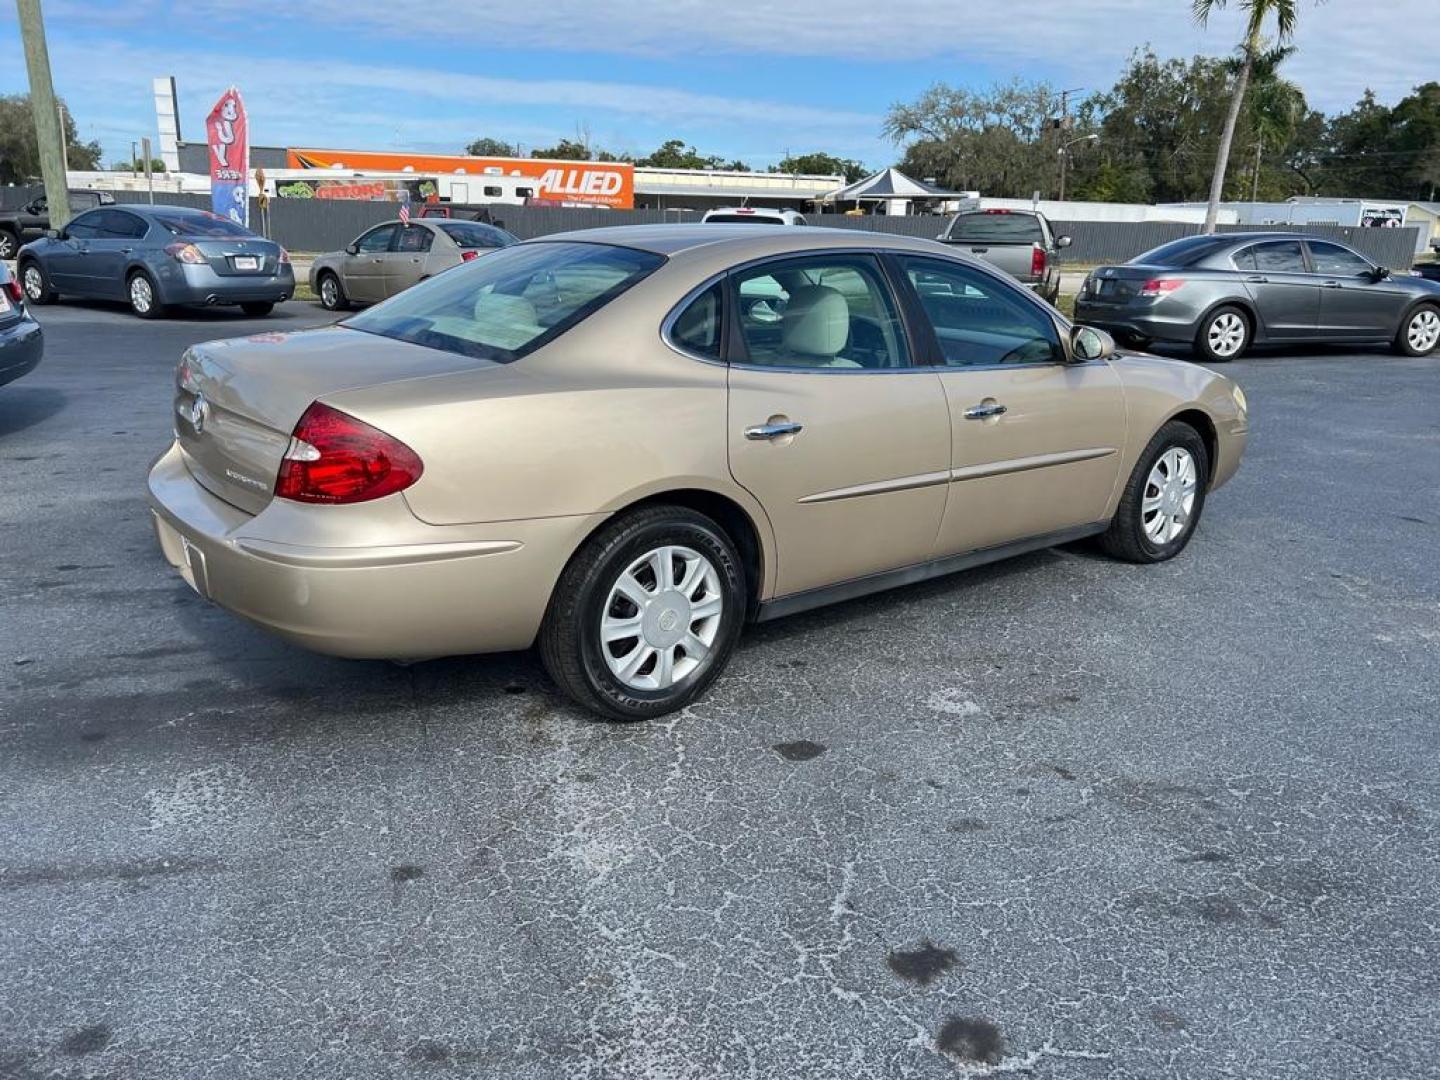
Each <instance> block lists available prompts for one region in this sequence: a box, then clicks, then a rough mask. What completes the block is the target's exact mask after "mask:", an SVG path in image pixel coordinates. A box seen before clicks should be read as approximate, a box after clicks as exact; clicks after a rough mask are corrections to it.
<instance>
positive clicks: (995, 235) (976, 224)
mask: <svg viewBox="0 0 1440 1080" xmlns="http://www.w3.org/2000/svg"><path fill="white" fill-rule="evenodd" d="M950 239H951V240H969V241H983V242H988V243H991V244H1033V243H1037V242H1038V243H1044V241H1045V234H1044V232H1042V231H1041V229H1040V219H1039V218H1036V217H1031V216H1030V215H1029V214H986V213H979V214H961V215H960V216H959V217H957V218H956V219H955V223H954V224H953V225H951V226H950Z"/></svg>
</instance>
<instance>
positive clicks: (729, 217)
mask: <svg viewBox="0 0 1440 1080" xmlns="http://www.w3.org/2000/svg"><path fill="white" fill-rule="evenodd" d="M705 220H706V221H707V222H716V221H718V222H720V223H721V224H722V225H724V224H734V223H735V222H739V223H740V224H741V225H784V224H785V219H784V218H782V217H771V216H770V215H769V214H711V215H710V216H709V217H707V218H706V219H705Z"/></svg>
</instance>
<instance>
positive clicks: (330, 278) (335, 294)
mask: <svg viewBox="0 0 1440 1080" xmlns="http://www.w3.org/2000/svg"><path fill="white" fill-rule="evenodd" d="M315 284H316V286H318V287H319V289H320V306H321V307H323V308H324V309H325V310H326V311H344V310H345V309H346V308H348V307H349V306H350V301H349V300H347V299H346V298H345V290H344V289H343V288H342V287H341V285H340V278H339V277H337V276H336V275H335V274H332V273H330V272H329V271H328V270H327V271H326V272H325V273H323V274H321V275H320V280H319V281H317V282H316V283H315Z"/></svg>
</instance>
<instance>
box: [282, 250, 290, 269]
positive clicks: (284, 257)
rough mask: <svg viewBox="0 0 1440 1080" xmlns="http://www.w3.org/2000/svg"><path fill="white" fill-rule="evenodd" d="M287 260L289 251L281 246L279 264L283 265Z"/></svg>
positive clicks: (288, 259)
mask: <svg viewBox="0 0 1440 1080" xmlns="http://www.w3.org/2000/svg"><path fill="white" fill-rule="evenodd" d="M289 261H290V252H288V251H286V250H285V249H284V248H283V247H282V248H281V249H280V265H281V266H284V265H285V264H286V263H288V262H289Z"/></svg>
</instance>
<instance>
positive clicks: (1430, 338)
mask: <svg viewBox="0 0 1440 1080" xmlns="http://www.w3.org/2000/svg"><path fill="white" fill-rule="evenodd" d="M1437 345H1440V309H1437V308H1436V307H1435V306H1434V305H1433V304H1421V305H1420V306H1419V307H1417V308H1416V309H1415V310H1414V311H1412V312H1411V313H1410V314H1409V315H1407V316H1406V317H1405V322H1404V324H1403V325H1402V326H1401V327H1400V333H1399V334H1398V335H1396V337H1395V348H1396V349H1397V350H1398V351H1399V352H1402V353H1404V354H1405V355H1406V356H1428V355H1430V354H1431V353H1432V352H1434V351H1435V346H1437Z"/></svg>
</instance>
